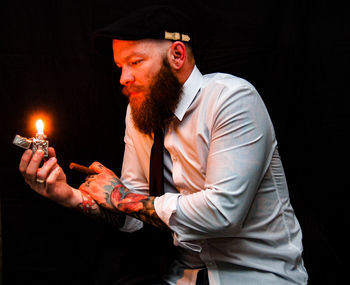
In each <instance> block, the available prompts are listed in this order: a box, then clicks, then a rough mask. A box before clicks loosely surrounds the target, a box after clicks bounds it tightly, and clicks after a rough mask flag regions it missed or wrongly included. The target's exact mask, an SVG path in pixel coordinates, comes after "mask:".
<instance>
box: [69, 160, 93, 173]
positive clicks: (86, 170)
mask: <svg viewBox="0 0 350 285" xmlns="http://www.w3.org/2000/svg"><path fill="white" fill-rule="evenodd" d="M69 169H71V170H75V171H79V172H81V173H84V174H88V175H91V174H97V173H96V172H95V170H93V169H91V168H89V167H86V166H84V165H81V164H78V163H74V162H71V163H70V164H69Z"/></svg>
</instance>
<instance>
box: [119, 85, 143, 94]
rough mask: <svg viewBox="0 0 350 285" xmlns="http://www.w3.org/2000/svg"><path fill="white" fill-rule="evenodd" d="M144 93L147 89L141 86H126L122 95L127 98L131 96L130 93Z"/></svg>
mask: <svg viewBox="0 0 350 285" xmlns="http://www.w3.org/2000/svg"><path fill="white" fill-rule="evenodd" d="M142 91H146V88H145V87H143V86H139V85H132V86H124V87H123V88H122V93H123V94H124V95H125V96H129V95H130V93H134V92H142Z"/></svg>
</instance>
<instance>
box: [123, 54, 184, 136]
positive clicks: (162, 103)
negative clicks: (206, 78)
mask: <svg viewBox="0 0 350 285" xmlns="http://www.w3.org/2000/svg"><path fill="white" fill-rule="evenodd" d="M130 89H133V87H130ZM134 90H135V89H134ZM136 90H137V89H136ZM139 90H140V91H142V89H139ZM129 92H130V91H129V90H128V87H124V88H123V93H124V94H126V95H127V94H128V93H129ZM181 94H182V84H181V83H180V82H179V80H178V79H177V78H176V76H175V75H174V73H173V72H172V70H171V67H170V65H169V62H168V60H167V58H164V59H163V64H162V67H161V68H160V70H159V72H158V74H157V75H156V76H155V79H154V82H153V84H152V85H151V87H150V91H149V94H146V95H145V96H144V97H142V99H140V98H138V97H137V96H135V98H134V97H129V102H130V106H131V114H132V119H133V121H134V123H135V126H136V128H137V129H138V130H139V131H140V132H142V133H144V134H146V135H151V134H152V133H153V132H155V131H156V130H160V129H162V130H164V129H165V128H166V127H168V126H169V124H170V122H171V120H172V118H173V114H174V110H175V108H176V107H177V105H178V103H179V101H180V98H181ZM140 100H141V101H140Z"/></svg>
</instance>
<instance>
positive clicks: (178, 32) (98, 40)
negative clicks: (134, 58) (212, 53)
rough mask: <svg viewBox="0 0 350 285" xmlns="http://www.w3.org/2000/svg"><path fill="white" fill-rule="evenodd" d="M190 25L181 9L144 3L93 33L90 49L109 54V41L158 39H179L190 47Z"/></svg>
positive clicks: (191, 43) (191, 44)
mask: <svg viewBox="0 0 350 285" xmlns="http://www.w3.org/2000/svg"><path fill="white" fill-rule="evenodd" d="M192 28H193V25H192V23H191V20H190V18H189V17H188V16H187V15H185V14H184V13H183V12H182V11H180V10H178V9H176V8H174V7H171V6H164V5H161V6H160V5H158V6H148V7H145V8H141V9H139V10H135V11H133V12H131V13H130V14H128V15H126V16H123V17H122V18H120V19H119V20H117V21H116V22H114V23H112V24H111V25H109V26H107V27H105V28H103V29H101V30H98V31H96V32H95V33H94V34H93V37H92V40H93V46H94V48H95V49H96V50H97V51H98V52H100V53H102V54H106V55H111V54H113V50H112V40H113V39H119V40H142V39H159V40H164V39H167V40H173V41H177V40H179V41H183V42H186V43H188V44H189V45H190V46H191V47H192V48H193V47H194V38H193V37H194V33H193V31H192V30H191V29H192Z"/></svg>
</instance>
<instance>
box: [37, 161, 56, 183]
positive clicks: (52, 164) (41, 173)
mask: <svg viewBox="0 0 350 285" xmlns="http://www.w3.org/2000/svg"><path fill="white" fill-rule="evenodd" d="M57 168H59V167H58V165H57V159H56V157H54V156H53V157H51V158H50V159H49V160H48V161H46V162H45V163H44V165H43V166H42V167H41V168H39V169H38V170H37V172H36V179H40V180H47V178H48V176H49V175H50V172H51V171H53V170H56V169H57ZM58 175H59V171H58ZM58 175H57V177H58ZM46 182H47V181H46Z"/></svg>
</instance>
